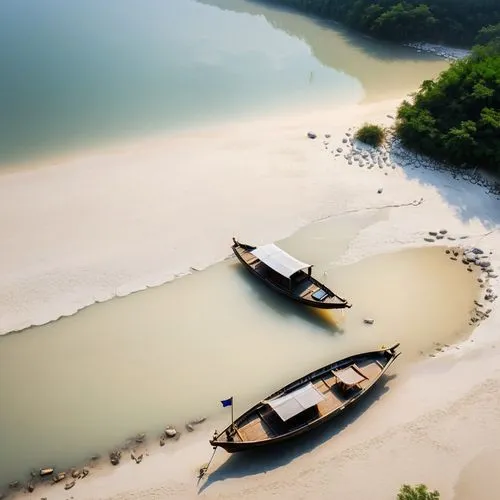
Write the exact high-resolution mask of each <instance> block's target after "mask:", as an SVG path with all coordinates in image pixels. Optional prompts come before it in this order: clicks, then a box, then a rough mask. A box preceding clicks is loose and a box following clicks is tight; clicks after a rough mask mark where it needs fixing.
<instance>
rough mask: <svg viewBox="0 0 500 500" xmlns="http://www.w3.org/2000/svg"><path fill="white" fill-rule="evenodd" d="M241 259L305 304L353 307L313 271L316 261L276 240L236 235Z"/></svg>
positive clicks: (235, 246) (273, 285)
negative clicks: (250, 240) (255, 241)
mask: <svg viewBox="0 0 500 500" xmlns="http://www.w3.org/2000/svg"><path fill="white" fill-rule="evenodd" d="M231 248H232V249H233V252H234V254H235V255H236V257H237V258H238V260H239V261H240V262H241V263H242V264H243V265H244V266H245V268H246V269H247V270H248V271H250V272H251V273H252V274H253V275H254V276H256V277H257V278H259V279H260V280H261V281H263V282H264V283H265V284H266V285H267V286H268V287H270V288H272V289H273V290H275V291H277V292H279V293H281V294H283V295H285V296H286V297H289V298H290V299H292V300H295V301H296V302H299V303H301V304H304V305H307V306H311V307H317V308H320V309H343V308H345V307H351V305H350V304H349V303H348V302H347V300H346V299H343V298H342V297H339V296H338V295H337V294H335V293H334V292H332V291H331V290H330V289H329V288H328V287H327V286H326V285H324V284H323V283H320V282H319V281H318V280H317V279H315V278H313V277H312V275H311V272H312V265H311V264H306V263H305V262H301V261H299V260H297V259H296V258H295V257H292V256H291V255H289V254H288V253H286V252H285V251H283V250H282V249H281V248H279V247H278V246H276V245H275V244H272V243H271V244H268V245H263V246H260V247H255V246H252V245H247V244H244V243H240V242H239V241H237V240H236V239H235V238H233V245H232V247H231Z"/></svg>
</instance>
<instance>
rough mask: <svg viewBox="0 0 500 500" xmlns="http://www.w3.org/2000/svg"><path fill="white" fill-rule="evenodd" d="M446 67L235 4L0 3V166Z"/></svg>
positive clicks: (348, 93) (344, 95)
mask: <svg viewBox="0 0 500 500" xmlns="http://www.w3.org/2000/svg"><path fill="white" fill-rule="evenodd" d="M446 65H447V63H445V62H444V61H443V60H439V59H437V58H436V57H434V56H429V55H424V54H418V53H417V52H416V51H415V50H413V49H409V48H404V47H394V46H392V45H386V44H383V43H381V42H376V41H373V40H369V39H366V38H362V37H360V36H357V35H353V34H352V33H349V32H346V31H344V30H342V29H340V28H338V27H331V26H325V25H322V24H321V23H319V22H317V21H315V20H311V19H308V18H305V17H303V16H300V15H297V14H292V13H287V12H283V11H280V10H277V9H273V8H267V7H264V6H262V5H258V4H254V3H251V2H248V1H244V0H235V1H229V0H213V1H212V0H210V1H207V0H203V1H200V2H198V1H195V0H169V1H168V2H164V1H160V0H146V1H142V2H140V1H138V0H109V1H107V2H101V1H99V0H86V1H83V0H78V1H73V2H66V1H64V0H4V1H3V2H2V3H1V5H0V72H1V74H2V79H1V80H0V111H1V112H0V164H2V163H3V164H6V163H8V164H12V163H16V162H28V161H29V162H32V161H34V160H37V159H40V158H41V157H51V156H54V155H58V154H63V153H67V152H70V151H74V150H81V149H88V148H94V147H96V146H100V145H104V144H107V143H109V142H114V141H120V140H124V139H127V138H130V137H137V136H144V135H148V134H150V133H152V132H157V131H162V130H172V129H178V128H180V127H188V126H199V125H200V123H206V122H213V121H217V120H225V119H228V118H231V117H235V116H241V115H249V114H255V113H257V114H261V113H263V112H268V111H269V110H276V109H279V108H287V107H289V106H290V103H294V105H297V104H298V103H300V104H301V105H307V104H308V103H311V104H312V103H316V104H317V103H318V102H323V103H328V104H331V105H335V103H343V104H349V103H355V102H360V101H361V100H366V99H367V100H370V99H372V100H373V99H377V98H381V97H384V96H385V97H388V96H390V97H392V96H393V95H395V94H396V95H401V94H402V93H403V94H404V93H405V92H409V91H413V90H414V89H415V88H416V87H417V86H418V85H419V84H420V82H421V81H422V80H423V79H424V78H429V77H432V76H435V75H436V74H437V73H438V72H439V71H441V70H442V69H444V68H445V67H446Z"/></svg>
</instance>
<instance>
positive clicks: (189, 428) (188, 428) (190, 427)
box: [186, 424, 194, 432]
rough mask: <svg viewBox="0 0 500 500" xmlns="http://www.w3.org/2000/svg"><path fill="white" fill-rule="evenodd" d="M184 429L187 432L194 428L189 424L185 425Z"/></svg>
mask: <svg viewBox="0 0 500 500" xmlns="http://www.w3.org/2000/svg"><path fill="white" fill-rule="evenodd" d="M186 429H187V430H188V432H193V431H194V427H193V426H192V425H191V424H186Z"/></svg>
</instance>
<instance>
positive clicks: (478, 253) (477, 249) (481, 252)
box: [472, 248, 484, 255]
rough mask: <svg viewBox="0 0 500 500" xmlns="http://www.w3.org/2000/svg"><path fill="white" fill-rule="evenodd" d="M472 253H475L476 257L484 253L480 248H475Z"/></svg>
mask: <svg viewBox="0 0 500 500" xmlns="http://www.w3.org/2000/svg"><path fill="white" fill-rule="evenodd" d="M472 253H475V254H476V255H481V254H483V253H484V252H483V251H482V250H481V249H480V248H473V249H472Z"/></svg>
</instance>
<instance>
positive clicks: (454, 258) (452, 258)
mask: <svg viewBox="0 0 500 500" xmlns="http://www.w3.org/2000/svg"><path fill="white" fill-rule="evenodd" d="M450 259H451V260H458V259H457V258H456V257H450Z"/></svg>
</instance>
